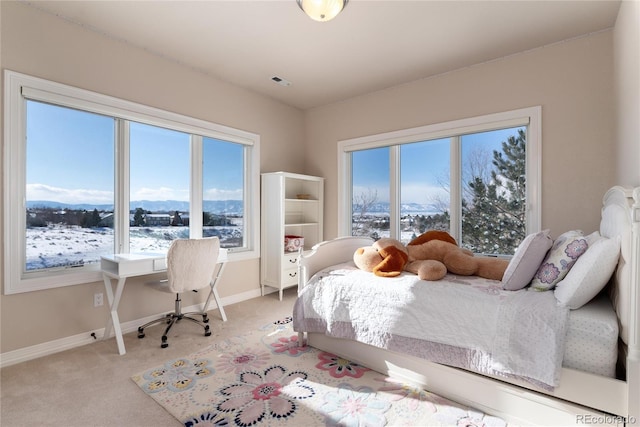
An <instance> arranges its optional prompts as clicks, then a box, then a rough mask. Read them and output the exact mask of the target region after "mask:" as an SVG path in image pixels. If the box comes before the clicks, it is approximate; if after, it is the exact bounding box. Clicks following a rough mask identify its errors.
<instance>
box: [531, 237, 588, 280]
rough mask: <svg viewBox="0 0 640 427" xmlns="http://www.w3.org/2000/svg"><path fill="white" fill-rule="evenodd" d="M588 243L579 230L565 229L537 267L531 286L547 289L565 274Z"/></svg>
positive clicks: (583, 251)
mask: <svg viewBox="0 0 640 427" xmlns="http://www.w3.org/2000/svg"><path fill="white" fill-rule="evenodd" d="M588 246H589V244H588V243H587V239H586V238H585V237H584V234H583V233H582V231H580V230H573V231H567V232H566V233H563V234H561V235H560V236H559V237H558V238H557V239H556V240H555V241H554V242H553V246H552V247H551V249H549V252H548V253H547V256H546V257H545V258H544V261H542V264H541V265H540V267H539V268H538V271H537V272H536V274H535V276H534V277H533V280H532V281H531V287H532V288H533V289H535V290H537V291H548V290H550V289H553V287H554V286H555V285H556V284H557V283H558V282H559V281H561V280H562V279H564V276H566V275H567V273H568V272H569V270H571V267H573V264H574V263H575V262H576V260H577V259H578V258H579V257H580V255H582V254H583V253H585V251H586V250H587V248H588Z"/></svg>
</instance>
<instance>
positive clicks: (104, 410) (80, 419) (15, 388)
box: [0, 288, 501, 427]
mask: <svg viewBox="0 0 640 427" xmlns="http://www.w3.org/2000/svg"><path fill="white" fill-rule="evenodd" d="M295 296H296V289H295V288H292V289H289V290H287V291H285V295H284V299H283V301H279V300H278V296H277V293H273V294H269V295H267V296H264V297H260V298H255V299H253V300H249V301H244V302H241V303H238V304H234V305H230V306H226V307H225V311H226V313H227V317H228V319H229V320H228V321H227V322H222V321H221V319H220V317H219V313H218V312H217V310H213V311H212V312H211V315H210V318H211V322H210V325H211V329H212V332H213V333H212V335H211V336H210V337H204V336H203V335H202V334H201V333H200V331H199V329H198V328H197V327H195V325H192V324H183V325H182V324H181V325H177V327H174V328H173V329H172V331H171V332H170V334H169V347H168V348H166V349H161V348H160V336H161V335H162V331H163V328H162V327H152V328H150V329H148V330H146V331H145V332H146V338H144V339H142V340H140V339H138V338H137V334H136V333H135V332H134V333H129V334H126V335H125V337H124V340H125V345H126V348H127V353H126V354H125V355H124V356H120V355H118V352H117V347H116V343H115V339H113V338H112V339H109V340H106V341H101V340H100V341H96V342H95V343H93V344H90V345H86V346H82V347H79V348H76V349H73V350H69V351H65V352H61V353H57V354H54V355H51V356H47V357H42V358H39V359H36V360H32V361H28V362H24V363H20V364H18V365H14V366H9V367H6V368H2V369H1V370H0V425H2V426H3V427H5V426H9V427H20V426H33V425H37V426H56V427H57V426H65V427H75V426H83V427H85V426H100V427H102V426H104V427H110V426H118V427H121V426H122V427H124V426H142V427H146V426H150V427H151V426H153V427H164V426H181V425H184V424H183V423H182V422H181V421H179V420H178V419H177V418H176V417H174V416H172V415H171V414H170V413H169V412H167V411H166V410H164V409H162V407H160V406H159V405H158V402H156V401H154V399H152V398H149V395H148V394H146V393H145V392H144V391H143V390H142V389H141V388H140V386H138V385H137V384H136V382H134V381H132V377H134V376H137V375H139V376H140V378H144V374H145V373H148V372H149V371H150V370H153V368H154V367H159V366H164V365H165V364H166V363H167V362H170V361H175V360H177V359H180V358H184V357H185V356H187V355H191V354H196V355H197V354H205V353H208V352H209V351H210V348H211V347H212V346H213V348H218V349H221V348H223V347H225V346H227V345H228V344H229V343H233V342H235V340H236V339H237V337H243V336H244V337H246V336H247V334H248V333H249V332H250V331H255V330H256V329H260V328H261V327H262V328H263V330H262V332H265V330H264V327H265V325H272V326H270V327H273V322H274V319H284V318H286V317H288V316H290V315H291V312H292V308H293V303H294V301H295ZM275 327H276V329H278V326H275ZM263 335H265V334H263ZM266 335H268V334H266ZM291 336H292V335H291ZM291 336H290V337H291ZM285 341H286V337H285ZM276 344H277V342H276ZM269 345H270V344H269ZM283 346H284V347H282V348H283V349H286V348H287V345H286V343H285V344H283ZM314 357H320V356H319V355H318V354H316V355H315V356H314ZM322 357H325V358H326V357H328V356H322ZM317 363H319V362H317ZM214 367H215V365H214ZM373 374H374V373H371V375H373ZM265 375H267V373H266V372H265V371H264V370H263V371H262V372H261V373H260V374H259V375H258V376H265ZM269 375H272V374H269ZM247 380H248V378H247ZM370 380H371V381H374V382H375V384H380V385H378V386H377V387H383V388H384V387H386V391H385V395H386V397H387V398H388V399H391V400H393V399H401V398H404V397H406V396H407V393H409V391H408V390H409V389H407V388H405V387H403V386H401V385H397V384H395V385H394V384H383V381H384V379H383V378H382V376H381V375H380V374H376V375H373V376H372V377H371V378H370ZM336 381H337V379H336ZM351 381H352V380H351V379H350V380H349V381H338V383H345V384H346V383H347V382H351ZM141 385H142V386H143V387H144V381H143V382H142V383H141ZM318 385H320V384H318ZM361 386H362V387H370V388H372V385H371V383H369V384H368V385H367V384H360V385H358V383H352V385H351V386H350V387H351V389H349V388H348V387H347V388H343V389H342V390H341V391H340V393H336V394H335V396H334V397H335V399H333V400H332V402H333V403H334V404H336V405H337V403H339V400H340V399H339V397H340V394H341V393H342V394H344V393H346V394H347V395H349V396H351V397H353V396H356V394H357V393H356V391H357V388H358V387H361ZM345 387H346V386H345ZM236 390H239V389H236ZM301 390H302V391H303V390H304V387H302V388H301V389H300V390H298V391H301ZM318 390H320V388H318ZM229 391H231V389H229ZM354 393H356V394H354ZM403 393H404V394H403ZM324 394H325V395H327V393H326V390H325V393H324ZM403 396H404V397H403ZM418 396H423V397H424V396H431V397H430V399H436V400H435V401H432V402H431V403H432V404H434V405H435V406H433V407H429V406H424V407H423V409H424V410H425V411H427V412H428V413H429V414H430V415H433V413H432V412H433V409H434V408H436V406H437V405H438V404H442V403H443V402H444V400H437V397H435V396H433V395H431V394H428V393H424V394H422V395H420V394H418ZM356 397H357V396H356ZM421 399H422V400H424V401H425V402H426V400H425V399H423V398H422V397H420V398H419V399H418V400H416V399H405V402H406V403H408V404H409V403H413V404H415V403H417V402H420V401H421ZM241 400H242V399H241ZM241 400H233V401H230V403H228V408H229V409H230V411H229V414H230V415H231V414H233V417H231V416H230V417H229V418H228V419H227V420H223V421H222V423H223V424H222V425H224V423H226V422H230V424H229V425H233V423H232V421H233V420H234V419H235V418H236V417H237V416H238V413H239V411H238V409H239V408H236V406H238V404H239V402H240V401H241ZM289 400H290V399H289ZM427 400H428V399H427ZM281 403H283V404H284V405H285V406H286V399H285V400H282V401H281ZM229 405H230V406H229ZM373 405H374V406H376V405H378V406H380V405H382V406H380V407H385V404H384V402H382V403H381V402H377V403H373ZM285 406H281V407H280V408H281V409H279V410H280V411H281V412H283V413H284V412H290V411H285V409H284V408H285ZM255 408H258V409H261V408H262V409H264V408H265V406H260V405H258V406H256V407H255ZM325 408H327V407H325ZM436 409H437V408H436ZM440 409H441V411H440V412H441V414H444V415H445V417H444V418H443V419H442V420H444V424H452V423H453V421H452V420H451V419H450V418H451V417H449V418H447V413H446V411H445V409H446V408H442V407H441V408H440ZM447 410H448V409H447ZM451 411H453V412H451ZM460 411H462V412H460ZM465 411H466V412H465ZM205 412H206V411H205ZM205 412H203V413H202V414H200V415H201V418H200V419H198V417H197V416H196V417H194V419H195V421H194V420H193V419H192V420H190V421H191V422H192V423H194V424H198V423H200V424H202V423H203V422H205V421H206V422H210V425H213V424H211V423H212V422H214V421H216V420H213V419H207V417H210V416H211V415H207V413H205ZM257 412H260V410H258V411H257ZM299 413H301V412H299ZM449 413H450V414H452V413H455V414H457V415H456V416H458V415H462V418H465V417H466V418H467V421H472V419H474V417H475V419H482V414H478V413H476V412H474V411H467V409H464V408H461V407H458V406H457V405H452V406H450V410H449ZM274 414H276V415H277V411H276V412H274ZM429 414H428V415H429ZM243 416H246V417H248V418H245V420H247V421H250V420H251V417H250V416H249V414H248V412H246V413H245V414H244V415H243ZM312 416H315V422H314V423H315V424H323V423H324V421H326V419H325V415H320V414H318V413H316V414H315V415H312ZM336 416H337V415H336ZM270 417H271V416H270ZM478 417H480V418H478ZM178 418H184V417H182V415H180V416H178ZM186 418H188V417H186ZM290 418H291V417H290ZM462 418H461V419H462ZM291 419H292V420H293V418H291ZM268 420H269V421H268V422H265V423H262V425H271V426H273V425H280V424H281V423H280V422H279V419H278V418H277V417H276V418H275V419H272V418H268ZM274 420H275V421H274ZM433 420H437V419H436V418H433ZM183 421H187V422H189V420H183ZM484 421H485V422H487V423H488V424H493V423H494V422H497V423H498V424H500V423H501V420H498V419H495V418H492V417H486V418H484ZM434 423H435V421H434ZM289 424H290V425H296V426H298V425H305V426H306V425H309V424H300V423H296V422H293V423H289ZM437 424H440V422H438V423H437Z"/></svg>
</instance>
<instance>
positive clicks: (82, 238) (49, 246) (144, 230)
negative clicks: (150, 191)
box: [26, 225, 242, 271]
mask: <svg viewBox="0 0 640 427" xmlns="http://www.w3.org/2000/svg"><path fill="white" fill-rule="evenodd" d="M216 230H217V231H218V232H220V239H221V241H224V240H229V239H232V238H238V237H241V230H242V228H241V227H216ZM186 237H189V228H188V227H170V226H168V227H131V228H130V248H131V249H130V252H165V251H166V250H167V249H168V248H169V245H170V244H171V241H172V240H174V239H177V238H186ZM113 240H114V237H113V229H112V228H81V227H79V226H61V225H52V226H49V227H37V228H28V229H27V233H26V255H27V259H26V262H27V270H28V271H29V270H37V269H42V268H51V267H67V266H73V265H83V264H87V263H94V262H99V261H100V256H102V255H108V254H112V253H113V252H114V247H113Z"/></svg>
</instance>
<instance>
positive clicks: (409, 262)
mask: <svg viewBox="0 0 640 427" xmlns="http://www.w3.org/2000/svg"><path fill="white" fill-rule="evenodd" d="M353 260H354V262H355V264H356V266H357V267H358V268H360V269H361V270H365V271H371V272H373V273H374V274H376V275H377V276H382V277H394V276H398V275H399V274H400V273H401V272H402V271H403V270H406V271H409V272H411V273H414V274H417V275H418V277H420V279H422V280H440V279H442V278H443V277H444V276H445V275H446V274H447V272H451V273H453V274H458V275H461V276H473V275H475V276H480V277H484V278H487V279H493V280H501V279H502V276H503V275H504V271H505V270H506V268H507V266H508V265H509V261H508V260H505V259H499V258H495V257H476V256H474V255H473V253H472V252H471V251H469V250H467V249H462V248H460V247H459V246H458V245H457V243H456V241H455V239H454V238H453V237H451V236H450V235H449V233H446V232H443V231H435V230H432V231H427V232H426V233H423V234H422V235H420V236H418V237H416V238H415V239H414V240H412V241H411V242H410V243H409V244H408V245H407V246H406V247H405V246H403V245H402V243H400V242H399V241H397V240H395V239H389V238H384V239H380V240H378V241H377V242H375V243H374V244H373V245H372V246H370V247H366V248H359V249H358V250H356V252H355V253H354V256H353Z"/></svg>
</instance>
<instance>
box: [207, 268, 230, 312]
mask: <svg viewBox="0 0 640 427" xmlns="http://www.w3.org/2000/svg"><path fill="white" fill-rule="evenodd" d="M225 265H226V263H221V264H220V267H219V268H218V273H217V274H216V275H215V277H214V278H213V280H212V281H211V285H210V286H211V290H210V291H209V296H208V297H207V301H206V302H205V303H204V306H203V307H202V312H203V313H204V312H205V311H207V309H208V308H209V302H211V297H212V296H213V298H214V299H215V300H216V305H217V306H218V310H220V317H222V321H223V322H226V321H227V315H226V314H225V312H224V307H222V303H221V302H220V296H219V295H218V290H217V289H216V287H217V286H218V284H217V283H218V279H219V278H220V276H222V271H223V270H224V267H225Z"/></svg>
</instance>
